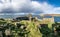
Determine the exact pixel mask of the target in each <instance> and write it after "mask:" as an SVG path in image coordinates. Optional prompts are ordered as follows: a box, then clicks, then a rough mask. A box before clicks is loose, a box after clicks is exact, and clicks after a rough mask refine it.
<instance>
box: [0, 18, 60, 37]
mask: <svg viewBox="0 0 60 37" xmlns="http://www.w3.org/2000/svg"><path fill="white" fill-rule="evenodd" d="M40 23H41V22H40V21H38V20H37V21H36V20H35V21H27V20H22V21H13V20H9V19H7V20H5V19H1V20H0V31H2V32H3V33H2V34H3V35H2V36H4V37H6V36H8V35H6V34H9V33H5V30H7V29H8V30H10V31H9V32H10V35H9V36H10V37H54V36H59V35H55V34H56V33H55V31H54V28H55V29H56V28H57V25H58V26H60V24H58V23H56V24H53V25H52V23H50V22H49V23H48V24H41V25H40ZM7 32H8V31H7ZM57 33H58V32H57Z"/></svg>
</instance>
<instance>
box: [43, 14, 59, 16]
mask: <svg viewBox="0 0 60 37" xmlns="http://www.w3.org/2000/svg"><path fill="white" fill-rule="evenodd" d="M44 16H60V14H45V15H44Z"/></svg>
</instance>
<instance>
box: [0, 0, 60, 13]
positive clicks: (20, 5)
mask: <svg viewBox="0 0 60 37" xmlns="http://www.w3.org/2000/svg"><path fill="white" fill-rule="evenodd" d="M5 9H12V10H13V11H16V12H20V13H22V12H23V13H32V14H40V13H43V14H60V7H54V6H53V5H50V4H48V3H47V2H43V3H40V2H37V1H31V0H1V1H0V12H2V11H4V10H5Z"/></svg>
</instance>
